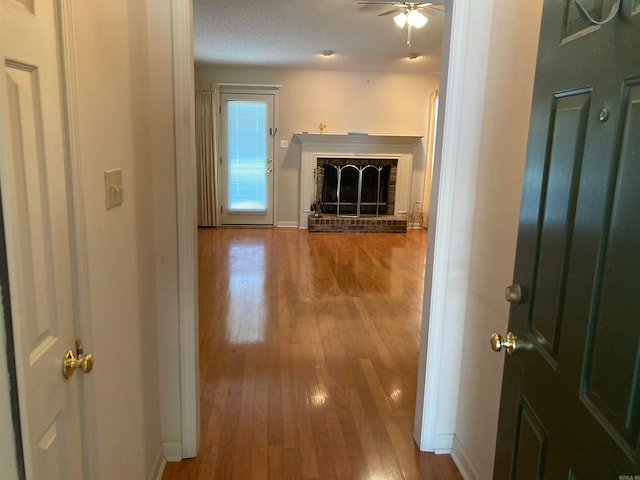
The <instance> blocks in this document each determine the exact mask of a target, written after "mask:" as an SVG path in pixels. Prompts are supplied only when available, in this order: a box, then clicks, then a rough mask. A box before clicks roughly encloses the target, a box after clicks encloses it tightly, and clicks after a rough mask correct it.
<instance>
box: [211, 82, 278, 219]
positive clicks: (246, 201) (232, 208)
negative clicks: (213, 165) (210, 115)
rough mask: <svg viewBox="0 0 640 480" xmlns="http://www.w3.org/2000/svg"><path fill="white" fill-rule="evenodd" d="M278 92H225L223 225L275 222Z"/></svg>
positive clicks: (223, 123) (222, 143)
mask: <svg viewBox="0 0 640 480" xmlns="http://www.w3.org/2000/svg"><path fill="white" fill-rule="evenodd" d="M274 103H275V95H274V94H257V93H256V94H254V93H222V94H221V95H220V106H221V112H220V113H221V116H222V122H221V123H222V132H221V133H222V134H221V156H220V178H221V192H222V199H221V214H222V224H223V225H273V183H274V181H273V177H274V173H273V169H274V162H273V153H274V146H273V142H274V138H275V116H274Z"/></svg>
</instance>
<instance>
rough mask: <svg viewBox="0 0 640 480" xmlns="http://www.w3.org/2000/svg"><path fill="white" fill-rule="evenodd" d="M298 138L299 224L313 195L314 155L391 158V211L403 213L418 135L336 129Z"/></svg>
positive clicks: (303, 224)
mask: <svg viewBox="0 0 640 480" xmlns="http://www.w3.org/2000/svg"><path fill="white" fill-rule="evenodd" d="M293 136H294V138H295V139H297V140H298V141H299V142H300V146H301V149H300V181H301V183H300V218H299V224H298V225H299V226H300V227H301V228H306V227H307V221H308V217H309V215H310V213H311V210H310V206H311V203H313V198H314V187H315V182H314V177H313V171H314V169H315V168H316V165H317V160H318V158H327V157H329V158H331V157H335V158H395V159H397V160H398V168H397V174H396V202H395V212H394V213H395V214H396V215H406V213H407V210H408V207H409V196H410V193H411V192H410V190H411V172H412V168H413V167H412V165H413V153H414V148H416V144H417V143H418V142H419V141H420V140H421V139H422V136H420V135H367V134H347V133H342V134H337V133H295V134H294V135H293Z"/></svg>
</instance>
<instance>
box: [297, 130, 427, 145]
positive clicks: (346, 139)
mask: <svg viewBox="0 0 640 480" xmlns="http://www.w3.org/2000/svg"><path fill="white" fill-rule="evenodd" d="M293 136H294V137H296V138H297V139H298V140H299V141H300V143H302V144H303V145H304V144H306V143H313V144H317V145H325V144H336V143H339V144H343V145H404V146H407V147H412V146H413V145H415V144H416V143H417V142H418V141H419V140H420V139H421V138H422V136H421V135H368V134H360V133H357V134H348V133H295V134H294V135H293Z"/></svg>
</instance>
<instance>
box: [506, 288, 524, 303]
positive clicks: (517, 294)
mask: <svg viewBox="0 0 640 480" xmlns="http://www.w3.org/2000/svg"><path fill="white" fill-rule="evenodd" d="M504 297H505V298H506V299H507V302H509V303H513V304H514V305H517V304H519V303H522V287H521V286H520V284H519V283H514V284H513V285H509V286H508V287H507V288H506V289H505V291H504Z"/></svg>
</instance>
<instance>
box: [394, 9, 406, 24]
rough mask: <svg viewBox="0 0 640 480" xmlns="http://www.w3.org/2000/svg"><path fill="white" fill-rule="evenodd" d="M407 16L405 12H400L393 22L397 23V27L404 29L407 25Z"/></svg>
mask: <svg viewBox="0 0 640 480" xmlns="http://www.w3.org/2000/svg"><path fill="white" fill-rule="evenodd" d="M407 18H408V17H407V14H406V13H404V12H400V13H399V14H398V15H396V16H395V17H393V21H394V22H396V25H398V26H399V27H400V28H404V26H405V24H406V23H407Z"/></svg>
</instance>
